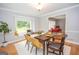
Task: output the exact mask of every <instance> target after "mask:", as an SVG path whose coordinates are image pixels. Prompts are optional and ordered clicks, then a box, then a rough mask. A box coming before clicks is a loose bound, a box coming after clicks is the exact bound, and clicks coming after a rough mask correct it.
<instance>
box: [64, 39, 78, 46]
mask: <svg viewBox="0 0 79 59" xmlns="http://www.w3.org/2000/svg"><path fill="white" fill-rule="evenodd" d="M65 42H69V43H73V44H77V45H79V43H77V42H74V41H71V40H68V39H67V40H65Z"/></svg>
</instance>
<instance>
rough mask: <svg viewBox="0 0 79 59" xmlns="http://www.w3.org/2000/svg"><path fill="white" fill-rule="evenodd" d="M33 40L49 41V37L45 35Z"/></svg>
mask: <svg viewBox="0 0 79 59" xmlns="http://www.w3.org/2000/svg"><path fill="white" fill-rule="evenodd" d="M35 38H37V39H39V40H42V41H46V40H48V39H50V37H49V36H46V35H40V36H36V37H35Z"/></svg>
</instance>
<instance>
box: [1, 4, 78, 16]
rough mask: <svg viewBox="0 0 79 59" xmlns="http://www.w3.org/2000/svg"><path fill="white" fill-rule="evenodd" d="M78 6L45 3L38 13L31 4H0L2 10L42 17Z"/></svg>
mask: <svg viewBox="0 0 79 59" xmlns="http://www.w3.org/2000/svg"><path fill="white" fill-rule="evenodd" d="M75 5H78V3H44V4H43V8H42V10H41V11H38V10H37V9H36V8H35V7H34V6H33V4H31V3H0V9H1V8H2V9H5V10H9V11H13V12H17V13H21V14H24V15H28V16H36V17H38V16H40V15H44V14H46V13H49V12H54V11H56V10H59V9H63V8H67V7H71V6H75Z"/></svg>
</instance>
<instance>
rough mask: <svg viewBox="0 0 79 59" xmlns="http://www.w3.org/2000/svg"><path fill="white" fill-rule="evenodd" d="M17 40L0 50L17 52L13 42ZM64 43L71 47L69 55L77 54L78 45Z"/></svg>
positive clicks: (13, 53) (11, 53)
mask: <svg viewBox="0 0 79 59" xmlns="http://www.w3.org/2000/svg"><path fill="white" fill-rule="evenodd" d="M22 41H23V40H22ZM18 42H21V41H18ZM18 42H14V43H11V44H8V45H7V46H6V47H0V52H2V51H4V52H7V53H8V54H9V55H17V54H18V53H17V50H16V47H15V46H14V44H16V43H18ZM65 45H67V46H69V47H71V50H70V55H79V45H77V44H73V43H70V42H65Z"/></svg>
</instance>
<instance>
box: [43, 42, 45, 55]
mask: <svg viewBox="0 0 79 59" xmlns="http://www.w3.org/2000/svg"><path fill="white" fill-rule="evenodd" d="M43 55H45V42H43Z"/></svg>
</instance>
